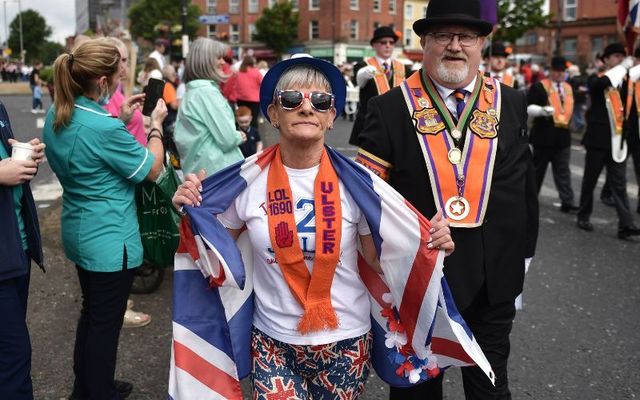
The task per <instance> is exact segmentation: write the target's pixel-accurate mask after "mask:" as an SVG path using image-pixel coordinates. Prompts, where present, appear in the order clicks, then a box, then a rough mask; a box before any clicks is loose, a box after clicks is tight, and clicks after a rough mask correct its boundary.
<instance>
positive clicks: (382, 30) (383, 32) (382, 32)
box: [369, 26, 398, 44]
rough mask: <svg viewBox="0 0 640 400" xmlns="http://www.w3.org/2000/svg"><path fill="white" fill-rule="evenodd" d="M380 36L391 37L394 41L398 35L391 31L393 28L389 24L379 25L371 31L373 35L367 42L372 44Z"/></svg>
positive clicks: (380, 37)
mask: <svg viewBox="0 0 640 400" xmlns="http://www.w3.org/2000/svg"><path fill="white" fill-rule="evenodd" d="M382 38H391V39H393V41H394V42H397V41H398V35H396V33H395V32H394V31H393V29H391V27H390V26H381V27H379V28H376V30H375V31H373V37H372V38H371V41H370V42H369V44H373V42H375V41H377V40H380V39H382Z"/></svg>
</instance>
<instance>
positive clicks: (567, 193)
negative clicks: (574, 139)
mask: <svg viewBox="0 0 640 400" xmlns="http://www.w3.org/2000/svg"><path fill="white" fill-rule="evenodd" d="M570 159H571V147H569V146H567V147H547V146H533V165H534V166H535V168H536V183H537V185H538V193H540V188H541V187H542V182H543V181H544V176H545V175H546V173H547V166H548V165H549V163H551V171H552V172H553V181H554V183H555V185H556V189H557V190H558V195H559V196H560V201H561V202H562V204H567V205H573V188H572V187H571V170H570V169H569V161H570Z"/></svg>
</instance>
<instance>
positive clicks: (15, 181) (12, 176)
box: [0, 158, 38, 186]
mask: <svg viewBox="0 0 640 400" xmlns="http://www.w3.org/2000/svg"><path fill="white" fill-rule="evenodd" d="M36 172H38V165H37V164H36V163H35V161H26V160H24V161H23V160H14V159H12V158H5V159H3V160H0V185H4V186H17V185H20V184H22V183H25V182H29V181H31V180H32V179H33V177H34V176H35V175H36Z"/></svg>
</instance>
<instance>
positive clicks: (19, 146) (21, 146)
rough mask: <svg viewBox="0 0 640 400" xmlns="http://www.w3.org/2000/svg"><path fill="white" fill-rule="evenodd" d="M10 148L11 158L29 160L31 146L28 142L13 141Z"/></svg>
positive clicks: (31, 151)
mask: <svg viewBox="0 0 640 400" xmlns="http://www.w3.org/2000/svg"><path fill="white" fill-rule="evenodd" d="M12 147H13V149H12V150H11V158H12V159H14V160H22V161H31V160H32V158H31V153H33V146H32V145H30V144H29V143H14V144H13V146H12Z"/></svg>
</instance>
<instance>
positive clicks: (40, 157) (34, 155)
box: [9, 138, 47, 168]
mask: <svg viewBox="0 0 640 400" xmlns="http://www.w3.org/2000/svg"><path fill="white" fill-rule="evenodd" d="M14 143H19V142H18V141H17V140H15V139H9V146H12V145H13V144H14ZM29 144H30V145H31V146H32V147H33V148H32V152H31V159H32V160H33V161H34V162H35V163H36V168H37V167H38V166H39V165H40V164H42V163H43V162H44V148H45V147H47V146H46V145H45V144H44V143H42V142H40V139H38V138H34V139H31V140H30V141H29Z"/></svg>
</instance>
